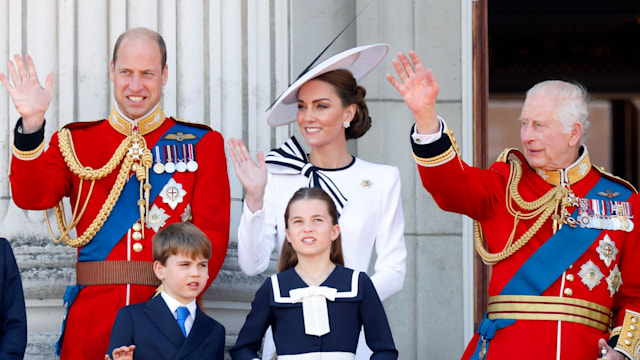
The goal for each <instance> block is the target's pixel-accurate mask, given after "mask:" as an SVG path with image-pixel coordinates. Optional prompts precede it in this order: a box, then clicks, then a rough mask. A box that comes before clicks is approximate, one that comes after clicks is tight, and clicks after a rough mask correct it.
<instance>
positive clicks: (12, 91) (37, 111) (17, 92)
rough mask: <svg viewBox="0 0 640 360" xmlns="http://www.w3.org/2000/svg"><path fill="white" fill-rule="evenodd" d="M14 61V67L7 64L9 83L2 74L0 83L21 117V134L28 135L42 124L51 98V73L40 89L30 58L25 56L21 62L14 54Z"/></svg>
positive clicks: (9, 63)
mask: <svg viewBox="0 0 640 360" xmlns="http://www.w3.org/2000/svg"><path fill="white" fill-rule="evenodd" d="M14 61H15V66H14V63H13V62H12V61H9V62H8V63H7V66H8V67H9V76H10V77H11V81H9V79H7V77H6V76H5V75H4V74H0V81H1V82H2V84H3V85H4V87H5V88H6V89H7V91H9V95H10V96H11V100H13V104H14V106H15V107H16V110H17V111H18V113H20V116H22V131H23V133H25V134H29V133H33V132H36V131H38V130H39V129H40V128H42V124H43V123H44V114H45V112H46V111H47V109H48V108H49V104H50V103H51V98H52V97H53V73H49V75H48V76H47V80H46V82H45V86H44V87H42V85H41V84H40V80H38V73H37V72H36V67H35V65H34V64H33V59H32V58H31V56H29V55H25V56H24V61H23V60H22V58H21V57H20V55H18V54H16V55H15V56H14ZM25 63H26V66H25ZM16 68H17V69H16Z"/></svg>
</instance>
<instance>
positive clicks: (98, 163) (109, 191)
mask: <svg viewBox="0 0 640 360" xmlns="http://www.w3.org/2000/svg"><path fill="white" fill-rule="evenodd" d="M15 63H16V66H15V67H14V65H13V63H12V62H10V63H9V73H10V77H11V81H12V83H10V82H9V81H8V79H7V78H6V77H5V76H4V75H3V74H0V80H1V81H2V83H3V84H4V86H5V87H6V88H7V90H8V91H9V94H10V95H11V98H12V99H13V102H14V105H15V107H16V109H17V111H18V112H19V113H20V115H21V119H20V120H18V124H17V125H16V130H15V141H14V146H13V159H12V162H11V177H10V179H11V188H12V194H13V199H14V201H15V203H16V204H17V205H18V206H19V207H21V208H23V209H33V210H37V209H49V208H52V207H54V208H55V214H56V221H57V224H58V227H59V228H60V231H61V233H62V236H61V238H60V239H59V240H60V241H65V242H66V243H67V244H69V245H70V246H73V247H77V248H78V263H77V266H76V273H77V283H78V284H77V285H76V286H72V287H69V288H68V289H67V292H66V294H65V299H64V300H65V303H66V304H67V306H68V313H67V316H66V319H65V322H66V324H65V325H64V326H63V335H62V336H61V339H60V341H59V343H58V346H59V349H58V350H59V351H61V358H62V359H73V360H75V359H102V358H104V354H105V352H106V350H107V344H108V341H109V334H110V331H111V327H112V324H113V320H114V318H115V315H116V312H117V310H118V309H119V308H120V307H121V306H125V305H128V304H132V303H137V302H142V301H146V300H148V299H149V298H150V297H151V296H152V295H153V293H154V291H155V290H156V287H157V286H158V285H159V282H158V280H157V279H156V277H155V276H154V274H153V269H152V262H153V258H152V254H151V241H152V238H153V235H154V234H155V232H156V231H158V230H159V229H160V228H162V227H164V226H166V225H168V224H171V223H174V222H177V221H191V222H193V223H194V224H195V225H197V226H198V227H199V228H200V229H202V230H203V231H204V232H205V233H206V234H207V236H208V238H209V240H210V241H211V244H212V246H213V251H212V255H211V259H210V260H209V279H208V283H207V286H209V285H210V284H211V282H212V281H213V279H214V278H215V277H216V275H217V274H218V271H219V270H220V267H221V266H222V262H223V260H224V258H225V256H226V251H227V246H228V238H229V207H230V194H229V182H228V176H227V169H226V160H225V155H224V144H223V139H222V136H221V135H220V133H218V132H216V131H212V130H211V129H210V128H208V127H207V126H204V125H197V124H192V123H186V122H184V121H181V120H179V119H176V118H171V117H166V116H165V115H164V113H163V112H162V110H161V108H160V105H159V101H160V97H161V95H162V87H163V86H164V84H165V83H166V81H167V74H168V67H167V65H166V46H165V43H164V40H163V39H162V37H161V36H160V35H159V34H158V33H156V32H154V31H151V30H149V29H145V28H136V29H132V30H129V31H127V32H125V33H123V34H122V35H121V36H120V38H119V39H118V40H117V42H116V45H115V48H114V53H113V60H112V62H111V74H110V75H111V81H112V82H113V84H114V97H115V100H116V104H115V105H114V107H113V109H112V111H111V114H110V115H109V118H108V119H106V120H99V121H92V122H76V123H71V124H69V125H67V126H65V127H63V128H62V129H60V130H59V131H58V132H56V133H55V134H53V136H52V138H51V142H50V144H49V147H48V149H47V150H46V151H45V150H44V115H45V111H46V109H47V108H48V106H49V103H50V101H51V97H52V88H53V74H49V76H48V77H47V80H46V82H45V87H44V88H43V87H42V86H41V85H40V82H39V80H38V77H37V74H36V71H35V67H34V64H33V61H32V59H31V58H30V57H29V56H28V55H26V56H25V58H24V62H23V60H22V59H21V58H20V56H18V55H16V56H15ZM25 63H26V66H25ZM16 67H17V69H16ZM63 197H69V198H70V202H71V206H72V216H71V218H70V219H68V222H66V220H67V219H65V218H64V211H63V209H62V208H61V205H58V204H61V203H60V201H61V200H62V198H63ZM74 227H75V228H76V230H77V234H78V237H77V238H76V239H72V238H71V237H70V236H69V234H68V232H69V230H70V229H72V228H74ZM60 347H61V349H60Z"/></svg>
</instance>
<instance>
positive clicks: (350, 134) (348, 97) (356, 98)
mask: <svg viewBox="0 0 640 360" xmlns="http://www.w3.org/2000/svg"><path fill="white" fill-rule="evenodd" d="M315 79H317V80H322V81H324V82H326V83H329V84H331V85H333V87H334V88H335V89H336V93H337V94H338V97H339V98H340V100H341V101H342V106H349V105H351V104H355V105H356V113H355V114H354V116H353V120H351V126H349V127H348V128H347V129H346V130H345V135H346V136H347V140H349V139H357V138H359V137H361V136H362V135H364V134H365V133H366V132H367V131H368V130H369V128H371V117H370V116H369V108H368V107H367V103H366V101H365V100H364V97H365V95H366V94H367V90H365V88H364V87H362V86H360V85H358V83H357V82H356V79H355V78H354V77H353V75H352V74H351V71H349V70H346V69H337V70H332V71H329V72H326V73H324V74H322V75H318V76H317V77H316V78H315Z"/></svg>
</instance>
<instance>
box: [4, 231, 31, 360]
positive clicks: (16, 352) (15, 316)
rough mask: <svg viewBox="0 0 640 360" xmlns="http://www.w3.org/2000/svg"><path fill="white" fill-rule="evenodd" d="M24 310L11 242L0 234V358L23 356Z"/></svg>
mask: <svg viewBox="0 0 640 360" xmlns="http://www.w3.org/2000/svg"><path fill="white" fill-rule="evenodd" d="M26 348H27V313H26V311H25V308H24V293H23V292H22V280H21V279H20V272H19V271H18V264H17V263H16V258H15V257H14V256H13V250H12V249H11V245H10V244H9V242H8V241H7V239H5V238H0V359H3V360H4V359H7V360H14V359H20V360H22V359H23V358H24V352H25V349H26Z"/></svg>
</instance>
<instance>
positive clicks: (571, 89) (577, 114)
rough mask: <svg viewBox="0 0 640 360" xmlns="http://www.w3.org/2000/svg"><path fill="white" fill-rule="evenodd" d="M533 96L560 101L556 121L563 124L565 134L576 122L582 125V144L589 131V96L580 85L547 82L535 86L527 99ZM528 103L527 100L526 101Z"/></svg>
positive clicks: (528, 92) (529, 91)
mask: <svg viewBox="0 0 640 360" xmlns="http://www.w3.org/2000/svg"><path fill="white" fill-rule="evenodd" d="M532 95H544V96H550V97H554V98H556V99H558V101H559V103H558V105H557V106H556V108H555V110H554V114H555V117H556V119H558V120H560V122H561V123H562V129H563V132H564V133H567V132H569V131H571V127H572V126H573V124H575V123H576V122H579V123H580V124H581V125H582V138H581V139H580V141H581V143H582V142H583V139H584V138H585V135H586V133H587V130H589V125H590V122H589V94H588V93H587V89H586V88H585V87H584V86H582V85H581V84H579V83H573V82H567V81H562V80H547V81H542V82H539V83H537V84H535V85H534V86H533V87H531V89H529V90H528V91H527V98H529V96H532ZM525 101H526V100H525Z"/></svg>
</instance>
